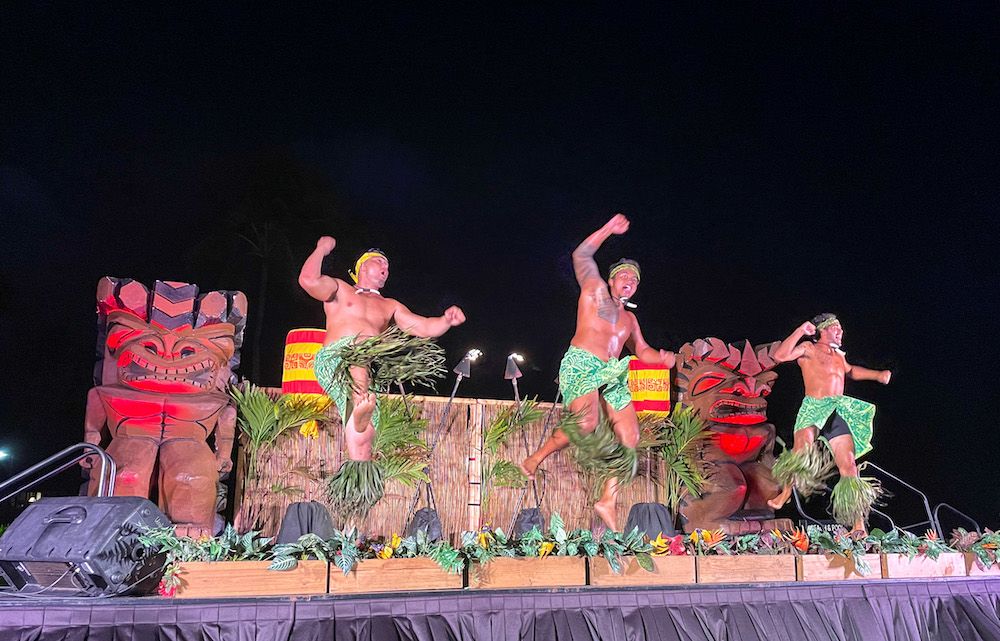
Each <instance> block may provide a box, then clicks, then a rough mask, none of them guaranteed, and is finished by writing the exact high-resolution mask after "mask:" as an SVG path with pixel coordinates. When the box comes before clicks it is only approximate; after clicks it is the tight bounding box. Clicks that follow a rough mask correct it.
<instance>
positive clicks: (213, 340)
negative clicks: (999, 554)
mask: <svg viewBox="0 0 1000 641" xmlns="http://www.w3.org/2000/svg"><path fill="white" fill-rule="evenodd" d="M246 309H247V300H246V296H244V295H243V293H242V292H229V291H212V292H208V293H206V294H202V295H201V296H198V287H197V286H196V285H190V284H187V283H177V282H166V281H156V285H155V287H154V289H153V291H152V292H150V291H149V290H148V289H147V288H146V287H145V286H144V285H143V284H142V283H139V282H137V281H134V280H130V279H124V278H123V279H118V278H110V277H105V278H103V279H101V281H100V282H99V283H98V285H97V315H98V354H99V360H98V364H97V367H96V368H95V372H94V382H95V387H94V388H93V389H91V390H90V393H89V395H88V396H87V414H86V421H85V439H86V440H87V442H89V443H95V444H98V445H102V446H105V447H106V449H107V451H108V453H109V454H110V455H111V457H112V458H113V459H114V461H115V463H116V465H117V466H118V472H117V476H116V479H115V494H116V495H118V496H141V497H146V498H151V499H152V500H154V501H158V503H159V506H160V509H161V510H163V512H164V513H165V514H166V515H167V516H168V517H169V518H170V520H171V521H173V522H174V524H175V525H176V526H177V530H178V534H187V535H191V536H201V535H203V534H212V527H213V520H214V517H215V509H216V500H217V492H216V485H217V482H218V480H219V475H220V474H222V473H225V472H228V471H229V470H230V469H231V468H232V462H231V458H230V457H231V454H232V448H233V437H234V434H235V428H236V411H235V409H234V408H233V406H232V405H231V403H230V400H229V395H228V394H227V393H226V391H225V387H226V385H227V384H228V383H229V382H230V378H231V377H232V371H233V369H234V368H235V367H236V366H237V365H238V364H239V348H240V345H241V343H242V340H243V328H244V325H245V324H246ZM210 438H211V441H212V444H213V445H214V452H213V450H212V448H210V447H209V440H210ZM90 458H93V457H90ZM93 463H94V462H93V461H92V460H90V459H85V460H84V461H83V465H84V466H85V467H90V466H92V465H93ZM96 477H97V474H96V473H92V474H91V481H90V493H91V495H93V494H94V493H95V492H96V490H97V478H96ZM151 492H155V496H150V493H151Z"/></svg>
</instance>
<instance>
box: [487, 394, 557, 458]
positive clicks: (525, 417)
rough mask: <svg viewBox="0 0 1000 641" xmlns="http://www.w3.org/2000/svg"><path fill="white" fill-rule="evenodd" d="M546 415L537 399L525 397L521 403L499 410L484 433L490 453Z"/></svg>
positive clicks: (494, 452) (495, 451)
mask: <svg viewBox="0 0 1000 641" xmlns="http://www.w3.org/2000/svg"><path fill="white" fill-rule="evenodd" d="M544 415H545V412H543V411H542V409H541V408H540V407H538V400H537V399H530V400H529V399H525V400H524V401H523V402H522V403H521V404H520V405H513V406H510V407H505V408H504V409H502V410H500V411H499V412H497V415H496V417H494V419H493V421H492V422H491V423H490V425H489V427H488V428H486V431H485V433H484V434H483V442H484V444H485V445H486V448H487V449H488V450H489V452H490V454H496V453H497V451H498V450H499V449H500V448H501V447H502V446H503V445H505V444H506V443H507V441H508V440H509V439H510V437H511V436H513V435H514V434H517V433H519V432H520V431H521V430H523V429H525V428H526V427H527V426H528V425H531V424H532V423H534V422H535V421H538V420H540V419H541V418H542V417H543V416H544Z"/></svg>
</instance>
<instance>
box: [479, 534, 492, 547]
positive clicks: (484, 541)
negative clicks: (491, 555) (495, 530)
mask: <svg viewBox="0 0 1000 641" xmlns="http://www.w3.org/2000/svg"><path fill="white" fill-rule="evenodd" d="M477 538H478V539H479V547H481V548H488V547H490V543H491V542H492V541H493V535H492V534H490V533H489V532H480V533H479V536H478V537H477Z"/></svg>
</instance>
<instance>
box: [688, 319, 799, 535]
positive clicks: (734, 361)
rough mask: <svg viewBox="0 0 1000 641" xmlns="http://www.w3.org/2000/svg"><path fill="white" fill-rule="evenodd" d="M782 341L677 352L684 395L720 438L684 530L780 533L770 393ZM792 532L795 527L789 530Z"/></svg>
mask: <svg viewBox="0 0 1000 641" xmlns="http://www.w3.org/2000/svg"><path fill="white" fill-rule="evenodd" d="M777 347H778V343H770V344H768V345H764V346H761V347H758V348H757V350H756V351H754V348H753V346H752V345H751V344H750V343H749V341H747V342H746V343H745V344H744V345H743V347H742V348H737V347H735V346H733V345H729V344H727V343H725V342H724V341H722V340H720V339H718V338H706V339H704V340H701V339H699V340H696V341H694V342H693V343H687V344H685V345H684V346H683V347H681V349H680V350H679V351H678V353H677V381H676V384H677V393H678V400H679V402H681V403H684V404H686V405H690V406H692V407H693V408H694V410H695V411H696V412H697V413H698V414H699V415H700V416H701V418H702V419H704V420H706V421H707V422H708V425H709V429H710V430H711V431H712V433H713V435H712V438H711V439H710V440H709V441H708V442H707V444H706V445H705V446H704V448H703V450H702V452H701V456H702V457H703V458H704V460H706V461H707V462H709V466H708V475H707V482H706V484H705V490H704V492H703V493H702V495H701V496H700V497H699V498H697V499H693V498H691V497H687V498H686V499H685V500H684V502H683V503H682V505H681V508H680V512H681V516H682V522H683V523H684V529H685V530H686V531H689V532H690V531H692V530H694V529H696V528H704V529H716V528H722V529H723V530H725V531H727V532H729V533H733V534H740V533H746V532H759V531H762V530H766V529H770V528H772V527H775V525H776V523H775V521H774V520H773V519H774V511H773V510H772V509H771V508H770V507H768V505H767V501H768V499H771V498H773V497H774V496H776V495H777V494H778V491H779V489H780V488H779V486H778V484H777V483H776V482H775V480H774V477H772V476H771V466H772V465H773V464H774V425H773V424H771V423H768V422H767V395H768V394H770V393H771V388H772V386H773V385H774V381H775V379H777V378H778V375H777V374H776V373H775V372H774V371H772V370H773V368H774V366H775V365H776V364H777V363H776V362H775V361H774V360H773V359H772V358H771V354H772V352H773V350H775V349H777ZM789 527H790V524H789Z"/></svg>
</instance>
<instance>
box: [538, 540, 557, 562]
mask: <svg viewBox="0 0 1000 641" xmlns="http://www.w3.org/2000/svg"><path fill="white" fill-rule="evenodd" d="M555 547H556V544H555V543H550V542H548V541H544V542H543V543H542V544H541V545H539V546H538V558H540V559H544V558H545V557H547V556H548V555H549V554H551V553H552V550H554V549H555Z"/></svg>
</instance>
